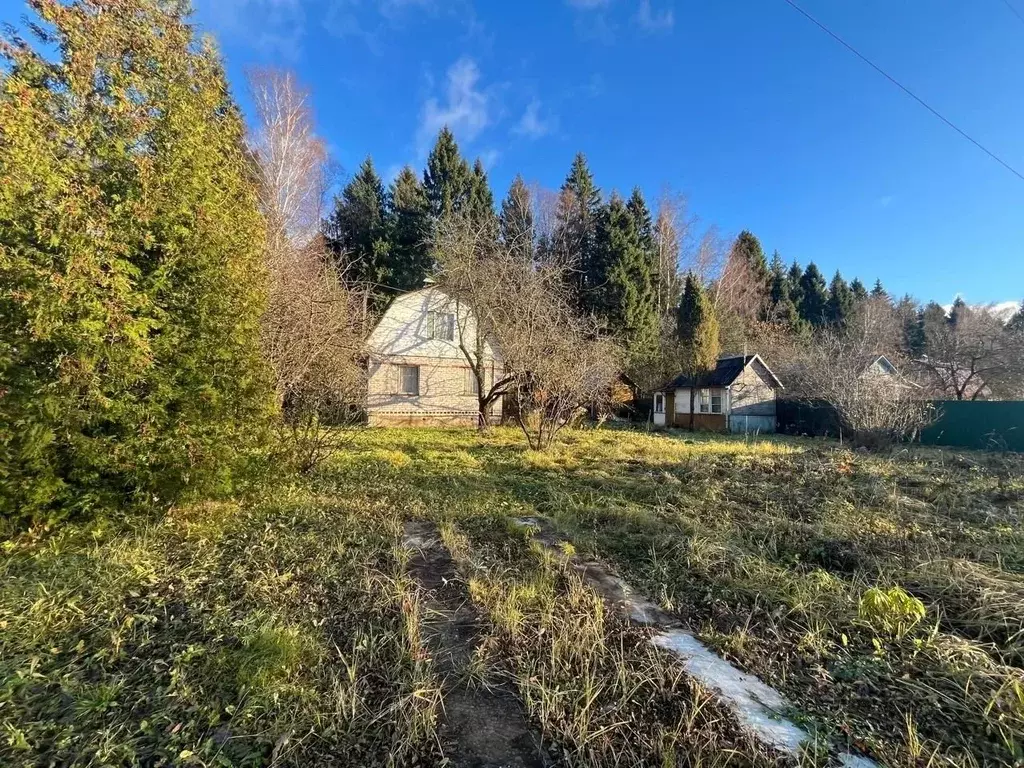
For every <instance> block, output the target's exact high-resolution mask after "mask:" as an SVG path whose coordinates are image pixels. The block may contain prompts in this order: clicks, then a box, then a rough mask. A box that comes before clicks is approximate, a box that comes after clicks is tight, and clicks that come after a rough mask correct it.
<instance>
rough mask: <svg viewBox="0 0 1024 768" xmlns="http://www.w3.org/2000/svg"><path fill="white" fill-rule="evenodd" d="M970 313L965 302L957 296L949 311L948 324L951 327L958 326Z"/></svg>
mask: <svg viewBox="0 0 1024 768" xmlns="http://www.w3.org/2000/svg"><path fill="white" fill-rule="evenodd" d="M970 311H971V309H970V307H968V306H967V302H965V301H964V300H963V298H962V297H961V296H957V297H956V298H955V299H954V300H953V306H952V307H950V309H949V324H950V325H952V326H956V325H958V324H959V323H960V321H961V320H962V319H963V318H964V317H966V316H967V314H968V313H969V312H970Z"/></svg>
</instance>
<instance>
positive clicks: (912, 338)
mask: <svg viewBox="0 0 1024 768" xmlns="http://www.w3.org/2000/svg"><path fill="white" fill-rule="evenodd" d="M896 316H897V317H898V318H899V319H900V325H901V326H902V328H901V331H902V337H903V339H902V341H903V349H904V351H905V352H906V354H907V356H909V357H911V358H917V357H920V356H921V355H923V354H924V349H925V335H924V314H923V312H922V310H921V309H920V308H919V307H918V306H917V302H916V301H914V299H913V298H911V297H910V296H909V295H908V296H904V297H903V298H902V299H900V300H899V302H898V303H897V304H896Z"/></svg>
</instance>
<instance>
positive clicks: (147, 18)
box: [0, 0, 273, 522]
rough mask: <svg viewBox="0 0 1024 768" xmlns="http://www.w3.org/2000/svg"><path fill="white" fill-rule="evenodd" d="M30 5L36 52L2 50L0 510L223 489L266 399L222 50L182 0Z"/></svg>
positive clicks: (238, 145)
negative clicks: (206, 40) (37, 19)
mask: <svg viewBox="0 0 1024 768" xmlns="http://www.w3.org/2000/svg"><path fill="white" fill-rule="evenodd" d="M33 7H34V8H36V10H37V12H38V13H39V14H40V16H41V17H42V22H43V23H44V25H45V27H46V29H47V32H46V33H45V37H43V38H42V39H41V42H40V45H39V46H38V48H39V50H33V48H32V47H31V46H30V45H29V44H28V43H27V42H24V41H22V40H20V39H18V38H16V37H10V39H9V42H8V44H2V43H0V53H2V55H3V58H4V59H5V66H4V67H3V69H4V70H5V71H4V72H3V73H2V74H0V146H3V148H4V149H3V152H0V286H2V287H0V424H3V425H4V427H5V429H4V430H3V431H2V432H0V516H9V517H17V518H19V519H20V520H22V521H24V522H46V521H52V520H53V519H56V518H59V517H62V516H64V515H67V514H72V513H78V514H86V513H93V512H95V511H97V510H99V509H104V508H109V507H113V506H118V505H121V504H122V503H124V502H125V500H126V499H128V500H135V501H142V500H145V501H147V502H150V503H151V502H152V501H153V500H154V499H156V500H158V501H159V502H160V503H166V502H169V501H173V500H175V499H179V498H181V497H183V496H185V495H188V494H189V492H192V493H193V494H200V493H202V494H207V493H213V492H217V491H222V490H227V489H229V488H231V487H232V484H233V481H234V479H235V477H236V476H237V471H238V469H239V468H240V467H241V466H242V465H243V460H244V459H245V458H246V457H247V456H248V455H249V454H250V448H252V447H253V446H254V445H255V444H257V443H258V441H259V438H260V436H261V435H262V434H263V429H262V426H263V424H264V423H265V417H266V416H267V415H268V414H269V413H270V412H271V409H272V402H273V401H272V398H270V397H269V386H268V377H267V375H266V372H265V368H264V364H263V362H262V356H261V352H260V348H259V336H258V333H259V318H260V315H261V313H262V311H263V307H264V303H265V285H264V282H265V281H264V280H263V270H262V267H261V263H262V262H261V257H262V247H263V226H262V220H261V217H260V215H259V212H258V209H257V206H256V196H255V193H254V185H253V183H252V179H251V174H250V171H249V166H248V159H247V156H246V153H245V149H244V144H243V126H242V121H241V119H240V117H239V115H238V112H237V109H236V108H235V106H234V104H233V103H232V101H231V99H230V97H229V96H228V89H227V85H226V82H225V78H224V74H223V71H222V68H221V64H220V61H219V58H218V56H217V54H216V52H215V51H214V50H213V48H212V47H211V46H210V45H208V44H204V45H202V46H198V45H197V44H196V43H195V41H194V40H193V35H192V30H191V27H190V26H189V25H188V23H187V19H186V18H185V17H184V15H183V12H182V11H180V10H176V8H177V4H167V3H162V2H158V0H125V1H124V2H120V3H117V4H111V3H109V2H99V0H74V2H70V3H67V4H64V3H57V2H52V3H50V2H48V3H39V4H35V3H34V4H33ZM53 51H59V55H58V56H57V57H56V59H51V58H49V57H51V56H52V52H53ZM128 54H130V55H128Z"/></svg>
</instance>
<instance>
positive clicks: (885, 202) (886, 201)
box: [878, 195, 895, 208]
mask: <svg viewBox="0 0 1024 768" xmlns="http://www.w3.org/2000/svg"><path fill="white" fill-rule="evenodd" d="M894 199H895V198H894V197H893V196H892V195H882V196H881V197H880V198H878V205H879V206H881V207H882V208H888V207H889V206H890V205H892V201H893V200H894Z"/></svg>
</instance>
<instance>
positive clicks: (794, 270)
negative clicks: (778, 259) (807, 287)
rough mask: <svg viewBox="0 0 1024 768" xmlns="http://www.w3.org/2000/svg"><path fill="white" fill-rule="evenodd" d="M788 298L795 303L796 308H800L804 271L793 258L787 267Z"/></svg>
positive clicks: (802, 295)
mask: <svg viewBox="0 0 1024 768" xmlns="http://www.w3.org/2000/svg"><path fill="white" fill-rule="evenodd" d="M788 277H789V281H788V282H789V298H790V299H791V300H792V301H793V304H795V305H796V307H797V309H799V308H800V304H801V302H802V301H803V297H804V294H803V279H804V271H803V269H802V268H801V267H800V265H799V264H798V263H797V261H796V260H795V259H794V260H793V263H792V265H790V267H789V274H788Z"/></svg>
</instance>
